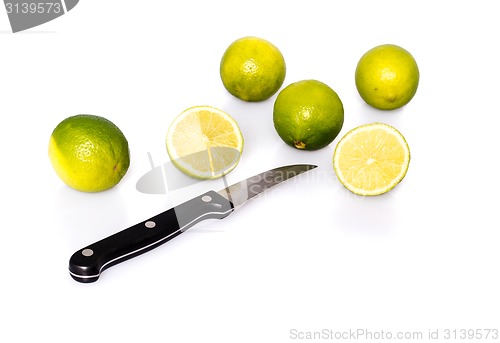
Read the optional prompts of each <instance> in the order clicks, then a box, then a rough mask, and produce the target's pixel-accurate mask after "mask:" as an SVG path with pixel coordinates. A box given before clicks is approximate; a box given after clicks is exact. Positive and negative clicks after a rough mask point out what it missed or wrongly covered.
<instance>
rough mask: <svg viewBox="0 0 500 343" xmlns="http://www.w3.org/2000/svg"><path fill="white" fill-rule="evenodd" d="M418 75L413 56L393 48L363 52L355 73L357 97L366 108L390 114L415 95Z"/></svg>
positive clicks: (386, 46) (390, 45)
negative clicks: (385, 111)
mask: <svg viewBox="0 0 500 343" xmlns="http://www.w3.org/2000/svg"><path fill="white" fill-rule="evenodd" d="M419 78H420V73H419V69H418V65H417V62H416V61H415V59H414V58H413V56H412V55H411V54H410V53H409V52H408V51H406V50H405V49H403V48H401V47H400V46H397V45H393V44H385V45H379V46H377V47H375V48H373V49H371V50H369V51H368V52H366V53H365V54H364V55H363V56H362V57H361V59H360V60H359V62H358V65H357V67H356V72H355V81H356V88H357V89H358V92H359V95H360V96H361V98H363V100H364V101H365V102H366V103H367V104H368V105H370V106H372V107H374V108H377V109H380V110H394V109H397V108H401V107H403V106H404V105H406V104H408V103H409V102H410V100H411V99H412V98H413V96H414V95H415V93H416V92H417V88H418V82H419Z"/></svg>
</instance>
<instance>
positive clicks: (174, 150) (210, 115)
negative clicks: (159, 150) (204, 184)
mask: <svg viewBox="0 0 500 343" xmlns="http://www.w3.org/2000/svg"><path fill="white" fill-rule="evenodd" d="M166 146H167V152H168V155H169V156H170V159H171V161H172V163H173V164H174V166H175V167H176V168H177V169H179V170H180V171H181V172H183V173H185V174H186V175H189V176H191V177H195V178H198V179H215V178H218V177H221V176H222V175H225V174H227V173H229V172H230V171H231V170H233V169H234V168H235V167H236V165H237V164H238V162H239V160H240V157H241V153H242V151H243V135H242V134H241V130H240V128H239V126H238V124H237V123H236V121H235V120H234V119H233V118H232V117H231V116H230V115H229V114H227V113H226V112H224V111H222V110H219V109H217V108H214V107H211V106H194V107H191V108H188V109H187V110H185V111H184V112H182V113H181V114H179V115H178V116H177V118H175V119H174V121H173V122H172V124H171V125H170V128H169V130H168V133H167V139H166Z"/></svg>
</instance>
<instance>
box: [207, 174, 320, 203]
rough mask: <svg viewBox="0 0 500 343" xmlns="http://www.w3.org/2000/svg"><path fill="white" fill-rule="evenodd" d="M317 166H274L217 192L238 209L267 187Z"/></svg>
mask: <svg viewBox="0 0 500 343" xmlns="http://www.w3.org/2000/svg"><path fill="white" fill-rule="evenodd" d="M316 167H317V166H315V165H312V164H294V165H289V166H283V167H279V168H274V169H271V170H268V171H265V172H263V173H260V174H257V175H255V176H252V177H250V178H248V179H246V180H243V181H240V182H237V183H235V184H233V185H231V186H229V187H226V188H224V189H221V190H220V191H218V192H217V193H219V194H220V195H222V196H223V197H225V198H226V199H228V200H229V201H231V202H232V203H233V206H234V208H235V209H237V208H238V207H240V206H241V205H243V204H244V203H245V202H247V201H248V200H250V199H252V198H253V197H255V196H256V195H259V194H260V193H262V192H264V191H266V190H267V189H269V188H271V187H274V186H276V185H277V184H279V183H281V182H283V181H286V180H289V179H291V178H293V177H295V176H297V175H299V174H302V173H304V172H306V171H308V170H311V169H314V168H316Z"/></svg>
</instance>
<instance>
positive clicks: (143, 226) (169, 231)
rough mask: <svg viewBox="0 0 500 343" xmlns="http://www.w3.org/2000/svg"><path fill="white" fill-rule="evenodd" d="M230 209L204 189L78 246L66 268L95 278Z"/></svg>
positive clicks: (87, 279) (76, 276) (82, 279)
mask: <svg viewBox="0 0 500 343" xmlns="http://www.w3.org/2000/svg"><path fill="white" fill-rule="evenodd" d="M232 211H233V204H232V203H231V202H230V201H228V200H227V199H226V198H225V197H223V196H221V195H220V194H218V193H217V192H214V191H210V192H207V193H205V194H202V195H200V196H198V197H196V198H193V199H191V200H189V201H187V202H185V203H183V204H181V205H178V206H176V207H174V208H171V209H169V210H167V211H165V212H163V213H160V214H158V215H156V216H154V217H152V218H149V219H148V220H145V221H143V222H141V223H138V224H136V225H134V226H132V227H129V228H128V229H125V230H123V231H120V232H118V233H116V234H114V235H112V236H109V237H107V238H104V239H103V240H100V241H98V242H96V243H94V244H91V245H89V246H87V247H85V248H83V249H80V250H78V251H77V252H75V253H74V254H73V256H71V258H70V260H69V272H70V274H71V276H72V277H73V279H75V280H76V281H79V282H84V283H89V282H94V281H97V279H98V278H99V276H100V275H101V273H102V272H103V271H104V270H105V269H107V268H109V267H111V266H113V265H116V264H118V263H120V262H123V261H126V260H127V259H130V258H132V257H135V256H137V255H140V254H142V253H145V252H147V251H149V250H151V249H154V248H156V247H157V246H159V245H161V244H163V243H165V242H167V241H169V240H170V239H172V238H174V237H176V236H178V235H179V234H181V233H182V232H184V231H186V230H187V229H188V228H190V227H191V226H193V225H195V224H196V223H198V222H200V221H202V220H205V219H222V218H224V217H226V216H228V215H229V214H230V213H231V212H232Z"/></svg>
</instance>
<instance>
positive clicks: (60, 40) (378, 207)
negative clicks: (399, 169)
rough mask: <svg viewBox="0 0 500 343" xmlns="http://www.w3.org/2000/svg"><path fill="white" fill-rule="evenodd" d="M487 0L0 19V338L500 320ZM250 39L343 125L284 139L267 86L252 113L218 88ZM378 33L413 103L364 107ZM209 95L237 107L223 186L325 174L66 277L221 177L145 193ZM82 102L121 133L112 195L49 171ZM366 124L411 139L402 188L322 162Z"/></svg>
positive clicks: (157, 8) (492, 21)
mask: <svg viewBox="0 0 500 343" xmlns="http://www.w3.org/2000/svg"><path fill="white" fill-rule="evenodd" d="M494 3H495V2H494V1H475V2H472V1H439V2H438V1H433V2H431V1H428V2H426V1H319V0H318V1H307V2H306V1H269V0H267V1H258V0H254V1H251V2H238V1H214V0H212V1H182V2H181V1H175V2H167V1H154V0H150V1H118V0H106V1H92V0H82V1H80V3H79V4H78V5H77V6H76V7H75V8H74V9H73V10H72V11H70V12H69V13H68V14H67V15H65V16H63V17H61V18H59V19H56V20H54V21H52V22H49V23H47V24H45V25H42V26H39V27H36V28H33V29H31V30H28V31H25V32H21V33H17V34H12V33H11V32H10V26H9V22H8V18H7V15H6V12H5V11H4V10H3V9H2V10H0V31H1V32H0V52H1V53H0V116H1V119H2V120H1V124H0V127H1V130H2V132H1V135H0V143H1V148H2V154H1V160H2V162H1V163H2V164H1V168H0V176H1V182H2V185H3V186H2V189H1V194H2V199H3V205H2V210H1V214H2V225H1V227H0V230H1V231H0V232H1V236H0V244H1V249H0V272H1V283H2V286H1V293H0V308H1V312H2V313H3V318H4V319H3V320H2V322H1V324H0V325H1V329H0V341H2V342H38V341H54V342H59V341H61V342H62V341H65V342H88V341H93V342H139V341H140V342H292V341H300V340H299V339H293V338H294V337H293V335H292V334H291V330H297V331H300V332H310V331H320V330H323V329H328V330H333V331H338V332H343V331H348V330H356V329H366V330H371V331H372V332H379V333H380V332H381V331H382V330H384V332H394V333H396V332H398V331H400V332H405V331H412V332H413V331H417V332H418V331H420V332H423V337H424V340H421V341H426V338H427V335H428V332H429V330H440V331H439V334H440V336H439V337H440V338H442V339H443V338H444V330H445V329H494V328H496V329H500V324H499V323H500V312H499V306H500V296H499V289H500V281H499V269H498V263H499V261H500V248H499V240H500V233H499V230H500V225H499V221H498V205H499V202H498V194H499V193H500V185H499V181H498V175H499V171H498V156H499V149H498V147H499V143H498V122H499V121H498V117H499V115H500V113H499V110H498V96H499V91H500V89H499V87H498V79H499V77H500V72H499V69H498V65H499V61H500V51H499V48H498V33H499V32H500V24H499V21H498V11H497V10H496V9H497V7H494V6H493V5H494ZM247 35H255V36H260V37H262V38H265V39H267V40H269V41H271V42H273V43H274V44H275V45H276V46H277V47H278V48H279V49H280V50H281V52H282V53H283V55H284V57H285V60H286V65H287V75H286V79H285V83H284V85H283V87H285V86H286V85H288V84H290V83H292V82H295V81H299V80H302V79H317V80H320V81H322V82H325V83H327V84H328V85H329V86H330V87H332V88H333V89H334V90H335V91H336V92H337V93H338V94H339V96H340V98H341V99H342V101H343V104H344V108H345V123H344V127H343V129H342V132H341V133H340V135H339V137H337V139H336V140H335V141H334V142H333V143H332V144H331V145H329V146H328V147H326V148H324V149H322V150H319V151H315V152H305V151H298V150H295V149H293V148H291V147H288V146H286V145H285V144H284V143H283V142H282V141H281V140H280V138H279V137H278V135H277V134H276V132H275V130H274V127H273V124H272V107H273V103H274V99H275V97H276V95H275V96H274V97H273V98H271V99H269V100H267V101H265V102H262V103H245V102H242V101H240V100H238V99H236V98H234V97H232V96H231V95H230V94H229V93H227V91H226V90H225V89H224V87H223V85H222V82H221V81H220V77H219V62H220V59H221V57H222V54H223V53H224V51H225V49H226V48H227V46H228V45H229V44H230V43H231V42H232V41H234V40H235V39H237V38H240V37H243V36H247ZM384 43H393V44H398V45H400V46H402V47H404V48H405V49H407V50H408V51H410V52H411V53H412V54H413V56H414V57H415V59H416V61H417V63H418V65H419V68H420V73H421V78H420V85H419V89H418V91H417V94H416V96H415V97H414V99H413V100H412V101H411V102H410V103H409V104H408V105H407V106H405V107H404V108H403V109H400V110H396V111H392V112H382V111H377V110H374V109H372V108H370V107H368V106H367V105H366V104H364V103H363V101H362V99H361V98H360V97H359V95H358V94H357V91H356V88H355V84H354V70H355V67H356V64H357V62H358V60H359V58H360V57H361V56H362V54H363V53H364V52H366V51H367V50H369V49H370V48H372V47H374V46H376V45H379V44H384ZM203 104H206V105H211V106H215V107H218V108H221V109H223V110H225V111H227V112H229V113H230V114H231V115H232V116H233V117H234V118H235V119H236V120H237V121H238V123H239V125H240V127H241V130H242V132H243V135H244V138H245V148H244V152H243V156H242V159H241V161H240V164H239V165H238V167H237V168H236V169H235V170H234V171H233V172H232V173H231V174H230V175H229V176H228V182H230V183H232V182H236V181H239V180H241V179H244V178H247V177H249V176H251V175H253V174H256V173H259V172H261V171H264V170H267V169H271V168H273V167H276V166H280V165H284V164H291V163H313V164H317V165H318V168H317V169H315V170H314V171H311V172H309V173H308V175H307V176H306V174H304V175H302V176H303V177H302V176H301V177H300V178H298V179H297V180H294V181H290V182H289V183H286V184H283V185H280V186H279V187H278V188H276V189H274V190H271V191H270V192H269V193H268V194H266V195H264V196H262V197H260V198H259V199H256V200H254V201H251V202H250V203H248V204H247V205H246V206H244V207H243V208H242V209H241V211H239V212H237V213H234V214H233V215H231V216H230V217H228V218H227V219H225V220H223V221H212V222H210V223H209V225H208V224H205V225H200V226H198V227H196V228H194V229H192V230H191V231H188V232H187V233H185V234H183V235H181V236H180V237H178V238H176V239H174V240H173V241H170V242H168V243H167V244H166V245H163V246H161V247H160V248H158V249H155V250H154V251H151V252H149V253H147V254H145V255H142V256H140V257H137V258H135V259H133V260H130V261H127V262H125V263H122V264H120V265H117V266H114V267H112V268H110V269H108V270H106V271H105V272H104V273H103V274H102V276H101V278H100V279H99V280H98V281H97V282H96V283H93V284H80V283H77V282H75V281H74V280H73V279H72V278H71V277H70V276H69V274H68V270H67V265H68V260H69V258H70V256H71V254H73V252H75V251H76V250H78V249H80V248H82V247H84V246H86V245H88V244H90V243H93V242H94V241H96V240H98V239H101V238H103V237H106V236H108V235H110V234H112V233H115V232H117V231H120V230H122V229H125V228H126V227H128V226H131V225H133V224H135V223H137V222H140V221H142V220H144V219H147V218H149V217H151V216H153V215H155V214H157V213H159V212H161V211H163V210H165V209H167V208H168V207H169V206H172V204H175V203H178V202H179V201H180V200H182V199H184V198H190V197H193V196H195V195H197V194H198V193H199V188H200V187H201V188H204V189H205V190H208V189H211V188H215V187H216V189H218V188H221V187H219V186H218V185H216V184H211V183H209V182H207V183H202V184H201V186H200V185H199V184H198V185H197V187H194V188H196V189H193V187H187V188H183V189H177V190H173V191H171V192H170V193H169V194H168V195H150V194H143V193H141V192H139V191H137V190H136V182H137V181H138V180H139V178H140V177H141V176H143V175H144V174H145V173H147V172H148V171H149V170H150V169H151V165H150V160H149V158H148V153H150V154H151V157H152V160H153V163H154V164H155V165H160V164H163V163H165V162H167V161H168V156H167V153H166V150H165V147H164V139H165V135H166V132H167V128H168V126H169V124H170V122H171V120H172V119H173V118H174V117H175V116H176V115H177V114H179V113H180V112H182V111H183V110H184V109H186V108H188V107H190V106H194V105H203ZM79 113H90V114H96V115H100V116H104V117H106V118H108V119H110V120H111V121H113V122H114V123H115V124H116V125H117V126H118V127H120V129H121V130H122V131H123V132H124V134H125V135H126V137H127V139H128V141H129V144H130V151H131V167H130V169H129V171H128V173H127V175H126V176H125V178H124V179H123V180H122V182H121V183H120V184H119V185H118V186H116V187H115V188H114V189H112V190H110V191H107V192H103V193H99V194H85V193H80V192H77V191H73V190H71V189H69V188H68V187H66V186H65V185H64V184H63V183H62V182H61V181H60V180H59V179H58V178H57V176H56V174H55V173H54V171H53V170H52V167H51V165H50V162H49V159H48V155H47V148H48V142H49V137H50V135H51V133H52V130H53V129H54V128H55V127H56V125H57V124H58V123H59V122H60V121H61V120H63V119H65V118H66V117H68V116H71V115H75V114H79ZM375 121H382V122H385V123H388V124H391V125H394V126H395V127H396V128H398V129H399V130H400V131H401V132H402V133H403V135H404V136H405V137H406V139H407V141H408V143H409V145H410V149H411V154H412V159H411V164H410V168H409V171H408V174H407V176H406V178H405V179H404V181H403V182H402V183H401V184H400V185H399V186H398V187H396V188H395V189H394V190H393V191H391V192H390V193H388V194H386V195H383V196H379V197H372V198H361V197H357V196H354V195H352V194H351V193H349V192H348V191H347V190H345V189H344V188H343V187H342V186H341V185H340V184H339V182H338V181H337V179H336V176H335V174H334V173H333V168H332V164H331V159H332V155H333V150H334V147H335V145H336V143H337V142H338V140H339V139H340V137H341V136H342V135H343V134H345V133H346V132H347V131H348V130H350V129H352V128H354V127H355V126H357V125H360V124H364V123H370V122H375ZM302 341H305V340H302ZM309 341H311V340H309ZM324 341H325V340H324ZM330 341H331V340H330ZM441 341H443V340H441ZM469 341H471V340H469ZM478 341H484V340H478ZM490 341H492V340H490Z"/></svg>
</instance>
